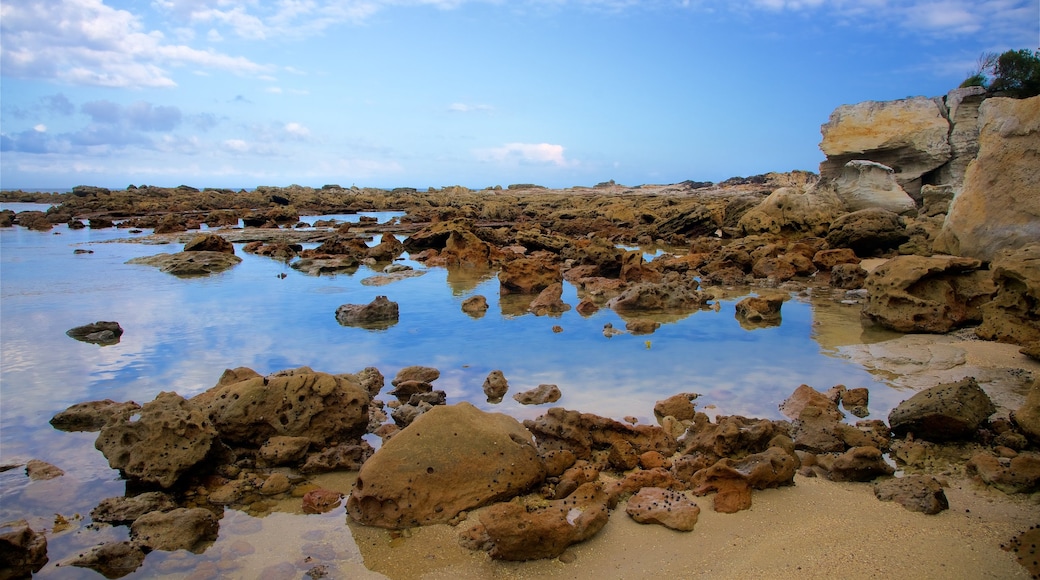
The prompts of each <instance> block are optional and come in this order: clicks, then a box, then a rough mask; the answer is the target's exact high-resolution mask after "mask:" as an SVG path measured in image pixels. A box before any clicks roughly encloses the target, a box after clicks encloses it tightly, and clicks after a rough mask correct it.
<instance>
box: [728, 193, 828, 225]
mask: <svg viewBox="0 0 1040 580" xmlns="http://www.w3.org/2000/svg"><path fill="white" fill-rule="evenodd" d="M845 211H846V210H845V203H844V202H843V201H842V200H841V198H840V197H838V194H837V193H836V192H835V191H834V189H833V188H832V187H829V186H816V187H812V188H795V187H781V188H780V189H777V190H776V191H774V192H773V193H771V194H769V196H768V197H766V198H765V199H764V200H762V201H761V202H760V203H759V204H758V205H757V206H755V207H754V208H752V209H751V210H749V211H747V212H746V213H745V214H744V215H743V216H741V218H740V221H739V222H737V223H738V227H739V228H740V230H741V231H743V232H744V233H745V234H756V233H772V234H780V233H784V232H800V233H806V234H810V235H815V236H819V235H823V234H826V233H827V228H828V227H830V224H831V222H832V221H834V220H835V219H837V217H838V216H840V215H842V214H843V213H845Z"/></svg>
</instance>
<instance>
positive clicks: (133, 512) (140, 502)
mask: <svg viewBox="0 0 1040 580" xmlns="http://www.w3.org/2000/svg"><path fill="white" fill-rule="evenodd" d="M176 508H177V504H176V503H174V501H173V497H172V496H170V495H169V494H167V493H163V492H161V491H149V492H145V493H142V494H139V495H135V496H130V497H110V498H106V499H103V500H101V503H99V504H98V505H97V507H95V508H94V509H93V510H91V512H90V519H91V520H93V521H95V522H104V523H109V524H113V525H120V524H129V523H132V522H134V521H135V520H137V518H139V517H141V516H143V515H144V514H146V513H149V512H168V511H171V510H174V509H176Z"/></svg>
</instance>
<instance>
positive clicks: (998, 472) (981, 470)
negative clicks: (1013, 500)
mask: <svg viewBox="0 0 1040 580" xmlns="http://www.w3.org/2000/svg"><path fill="white" fill-rule="evenodd" d="M966 471H967V473H968V474H974V475H977V476H978V477H979V479H981V480H982V481H983V482H984V483H986V484H988V485H992V486H993V487H995V488H997V489H999V490H1000V491H1003V492H1004V493H1032V492H1034V491H1037V490H1038V489H1040V453H1037V452H1035V451H1025V452H1022V453H1018V454H1017V455H1015V456H1014V457H1011V458H1007V457H998V456H996V455H994V454H993V453H991V452H989V451H980V452H978V453H976V454H975V455H973V456H972V457H971V460H970V461H968V464H967V466H966Z"/></svg>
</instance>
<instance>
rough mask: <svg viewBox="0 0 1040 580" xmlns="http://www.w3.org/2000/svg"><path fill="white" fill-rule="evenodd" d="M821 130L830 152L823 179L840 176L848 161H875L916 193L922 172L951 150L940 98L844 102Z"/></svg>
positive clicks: (941, 161)
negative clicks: (846, 103) (892, 172)
mask: <svg viewBox="0 0 1040 580" xmlns="http://www.w3.org/2000/svg"><path fill="white" fill-rule="evenodd" d="M820 131H821V133H822V134H823V140H822V141H821V142H820V149H821V150H822V151H823V153H824V154H825V155H826V156H827V159H826V160H825V161H824V162H823V163H821V164H820V177H821V179H823V180H831V179H835V178H837V177H838V176H839V175H840V174H841V171H842V169H843V168H844V167H845V164H846V163H848V162H849V161H853V160H868V161H874V162H877V163H880V164H882V165H885V166H887V167H891V168H892V169H893V170H894V171H895V177H896V181H897V182H898V183H899V185H900V186H901V187H902V188H903V189H904V190H905V191H906V192H907V193H909V194H910V195H911V196H915V195H917V193H918V192H919V191H920V189H921V177H922V176H923V175H925V174H926V173H928V172H930V171H933V170H935V169H937V168H939V167H940V166H942V165H943V164H945V163H946V162H947V161H949V160H950V157H951V155H952V152H951V149H950V142H949V132H950V123H949V121H947V119H946V117H945V115H944V110H943V107H942V106H941V105H940V103H939V101H938V99H931V98H926V97H913V98H909V99H901V100H897V101H886V102H877V101H865V102H862V103H857V104H854V105H842V106H840V107H838V108H837V109H835V110H834V112H832V113H831V116H830V119H829V120H828V121H827V123H826V124H824V125H823V126H822V127H821V129H820Z"/></svg>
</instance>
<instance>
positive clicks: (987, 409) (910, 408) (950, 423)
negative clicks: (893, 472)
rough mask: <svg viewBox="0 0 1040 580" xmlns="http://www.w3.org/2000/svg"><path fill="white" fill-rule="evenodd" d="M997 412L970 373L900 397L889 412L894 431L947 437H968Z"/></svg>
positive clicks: (931, 437) (920, 436) (934, 438)
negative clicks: (911, 395)
mask: <svg viewBox="0 0 1040 580" xmlns="http://www.w3.org/2000/svg"><path fill="white" fill-rule="evenodd" d="M995 412H996V407H994V406H993V401H991V400H990V398H989V396H988V395H986V393H985V392H984V391H983V390H982V389H980V388H979V385H978V383H977V382H975V379H974V378H972V377H967V378H965V379H963V380H961V381H958V382H956V383H946V384H942V385H938V386H935V387H932V388H930V389H925V390H923V391H921V392H919V393H917V394H915V395H914V396H913V397H910V398H909V399H907V400H905V401H903V402H902V403H900V404H899V405H898V406H896V408H895V409H892V412H891V413H889V414H888V423H889V425H891V427H892V431H893V432H894V433H896V434H897V435H905V434H907V433H913V435H914V437H915V438H917V439H925V440H927V441H950V440H956V439H967V438H970V437H971V436H972V435H974V434H975V432H976V431H977V430H978V428H979V426H980V425H982V423H983V421H985V420H986V419H988V418H989V416H990V415H992V414H993V413H995Z"/></svg>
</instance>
